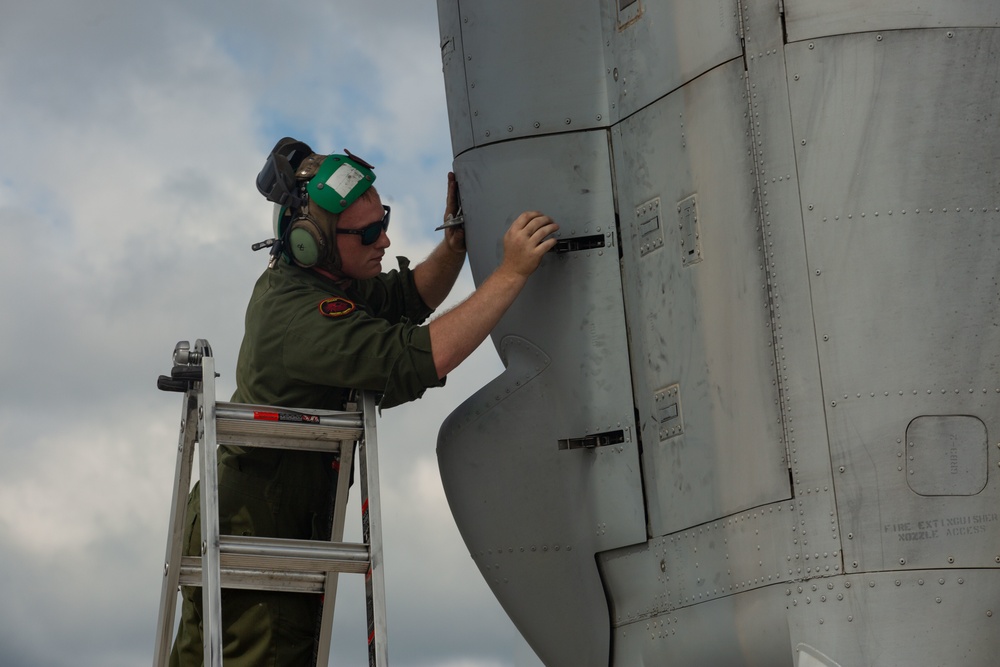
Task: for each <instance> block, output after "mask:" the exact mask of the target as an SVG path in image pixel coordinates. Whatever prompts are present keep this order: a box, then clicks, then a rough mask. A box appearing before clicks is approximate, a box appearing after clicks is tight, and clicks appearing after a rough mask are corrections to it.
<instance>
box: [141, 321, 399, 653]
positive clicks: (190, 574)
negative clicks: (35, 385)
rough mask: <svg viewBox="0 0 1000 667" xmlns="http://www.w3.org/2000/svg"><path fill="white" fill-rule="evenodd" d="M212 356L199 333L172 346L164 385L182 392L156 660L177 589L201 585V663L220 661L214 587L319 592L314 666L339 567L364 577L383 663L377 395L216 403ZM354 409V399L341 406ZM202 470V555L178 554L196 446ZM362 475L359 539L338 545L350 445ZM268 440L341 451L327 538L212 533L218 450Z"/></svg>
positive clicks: (329, 626) (167, 634) (325, 636)
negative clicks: (338, 403)
mask: <svg viewBox="0 0 1000 667" xmlns="http://www.w3.org/2000/svg"><path fill="white" fill-rule="evenodd" d="M215 378H216V373H215V359H214V358H213V357H212V348H211V347H210V346H209V344H208V341H206V340H201V339H199V340H197V341H196V342H195V345H194V349H192V348H191V346H190V343H189V342H188V341H181V342H179V343H177V346H176V347H175V348H174V354H173V369H172V370H171V374H170V377H167V376H162V375H161V376H160V378H159V380H158V381H157V386H158V387H159V388H160V389H162V390H164V391H177V392H184V402H183V405H182V409H181V428H180V441H179V444H178V448H177V464H176V468H175V472H174V491H173V502H172V505H171V509H170V523H169V526H168V528H167V550H166V556H165V563H166V564H165V566H164V571H163V587H162V590H161V592H160V611H159V619H158V621H157V634H156V649H155V651H156V652H155V654H154V658H153V665H154V667H166V665H167V663H168V660H169V655H170V650H171V647H172V643H173V634H174V616H175V613H176V608H177V593H178V587H179V586H201V588H202V601H203V605H204V611H203V616H204V618H203V637H204V640H205V662H204V664H205V667H222V604H221V595H222V594H221V588H243V589H253V590H270V591H286V592H299V593H321V594H323V605H322V618H321V623H320V631H319V641H318V648H317V661H316V664H317V665H319V666H320V667H326V665H327V663H328V661H329V655H330V638H331V634H332V630H333V611H334V606H335V603H336V596H337V579H338V575H339V573H341V572H348V573H358V574H365V575H366V576H365V593H366V598H367V604H366V608H367V609H366V610H367V615H368V664H369V667H384V666H385V665H386V664H387V649H386V617H385V582H384V577H383V572H382V564H383V561H382V520H381V512H380V508H379V485H378V458H377V439H376V433H375V398H374V396H373V395H372V394H371V393H370V392H364V393H362V395H361V409H360V411H356V412H337V411H331V410H302V409H296V408H286V407H274V406H259V405H245V404H241V403H223V402H216V400H215ZM348 407H349V408H350V409H352V410H353V409H354V406H348ZM196 443H197V444H198V445H199V446H198V450H199V454H200V456H199V471H200V476H201V483H200V485H199V487H200V493H201V546H202V555H201V556H200V557H197V556H183V555H182V554H183V551H184V526H185V524H186V514H187V496H188V492H189V489H190V487H191V472H192V465H193V459H194V448H195V444H196ZM355 443H357V445H358V446H357V450H358V453H357V456H358V462H359V467H360V477H361V484H360V486H361V505H362V518H361V523H362V534H363V535H362V540H363V542H362V543H344V542H342V541H341V540H342V539H343V535H344V521H345V514H346V509H347V498H348V489H349V486H350V475H351V468H352V463H353V462H352V458H353V456H354V444H355ZM218 445H237V446H240V447H267V448H275V449H295V450H313V451H324V452H333V453H339V455H340V470H339V472H338V478H337V489H336V498H335V501H334V512H333V526H332V531H331V536H330V541H329V542H325V541H317V540H291V539H279V538H265V537H243V536H236V535H220V534H219V512H218V506H219V505H218V478H217V477H218V475H217V470H216V447H217V446H218Z"/></svg>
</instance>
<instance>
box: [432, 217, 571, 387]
mask: <svg viewBox="0 0 1000 667" xmlns="http://www.w3.org/2000/svg"><path fill="white" fill-rule="evenodd" d="M558 229H559V225H557V224H556V223H555V222H553V220H552V218H550V217H548V216H546V215H542V214H541V213H539V212H537V211H527V212H525V213H522V214H521V215H520V216H518V218H517V219H516V220H515V221H514V222H513V223H512V224H511V226H510V228H509V229H508V230H507V233H506V234H504V238H503V247H504V256H503V261H502V262H501V263H500V266H499V267H497V269H496V271H494V272H493V273H492V275H490V277H489V278H487V279H486V280H485V281H483V284H482V285H480V286H479V289H477V290H476V291H475V292H473V293H472V295H471V296H470V297H469V298H468V299H466V300H465V301H463V302H462V303H461V304H459V305H458V306H456V307H455V308H454V309H452V310H450V311H448V312H447V313H445V314H444V315H442V316H441V317H439V318H437V319H436V320H434V321H433V322H431V323H430V337H431V353H432V355H433V358H434V366H435V369H436V370H437V374H438V377H439V378H443V377H444V376H445V375H447V374H448V373H450V372H451V371H452V370H454V369H455V367H457V366H458V365H459V364H460V363H462V362H463V361H465V359H466V358H467V357H468V356H469V355H470V354H472V352H473V351H474V350H475V349H476V348H477V347H479V344H480V343H482V342H483V341H484V340H486V337H487V336H488V335H489V334H490V331H492V330H493V327H495V326H496V325H497V323H498V322H499V321H500V318H501V317H502V316H503V314H504V313H505V312H507V309H508V308H509V307H510V305H511V304H512V303H514V299H515V298H517V295H518V294H520V292H521V290H522V289H523V288H524V285H525V284H526V283H527V282H528V277H529V276H530V275H531V274H532V273H534V271H535V269H537V268H538V266H539V264H541V262H542V258H543V257H544V256H545V253H547V252H548V251H549V250H551V249H552V247H553V246H554V245H555V244H556V240H555V239H553V238H549V235H550V234H552V233H553V232H555V231H556V230H558ZM428 305H429V304H428Z"/></svg>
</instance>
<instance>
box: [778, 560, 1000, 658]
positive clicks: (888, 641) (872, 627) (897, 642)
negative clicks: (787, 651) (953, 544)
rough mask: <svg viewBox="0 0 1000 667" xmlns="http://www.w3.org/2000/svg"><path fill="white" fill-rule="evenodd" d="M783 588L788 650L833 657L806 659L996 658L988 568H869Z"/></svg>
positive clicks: (993, 583)
mask: <svg viewBox="0 0 1000 667" xmlns="http://www.w3.org/2000/svg"><path fill="white" fill-rule="evenodd" d="M785 590H787V591H788V595H787V596H786V598H785V599H786V602H787V605H788V609H789V616H788V623H789V626H790V632H791V640H792V644H791V646H790V648H791V649H792V650H793V651H794V653H795V655H800V654H802V653H807V654H809V655H812V656H814V657H815V656H816V655H817V654H819V655H822V656H827V657H829V658H831V659H833V660H836V662H835V663H829V662H813V663H806V664H811V665H816V666H817V667H819V666H820V665H826V664H835V665H844V666H845V667H846V666H847V665H969V666H970V667H971V666H973V665H976V666H978V665H994V664H996V661H997V655H996V640H995V637H996V635H997V613H996V609H997V600H1000V581H998V579H997V576H996V571H995V570H993V571H990V570H967V569H966V570H937V571H933V570H926V571H923V572H884V573H883V572H880V573H869V574H865V575H860V574H859V575H854V576H846V577H837V578H835V579H831V580H827V581H821V580H815V581H812V582H808V583H805V582H803V583H801V584H797V585H793V586H789V587H787V588H786V589H785ZM798 664H800V665H801V664H803V663H801V662H799V663H798Z"/></svg>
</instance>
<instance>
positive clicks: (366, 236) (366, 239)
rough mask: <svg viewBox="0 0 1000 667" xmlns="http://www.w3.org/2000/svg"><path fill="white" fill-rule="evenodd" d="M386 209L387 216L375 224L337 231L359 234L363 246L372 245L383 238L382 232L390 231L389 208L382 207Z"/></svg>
mask: <svg viewBox="0 0 1000 667" xmlns="http://www.w3.org/2000/svg"><path fill="white" fill-rule="evenodd" d="M382 208H383V209H385V215H384V216H382V219H381V220H376V221H375V222H373V223H371V224H369V225H365V226H364V227H362V228H361V229H339V228H338V229H336V230H335V231H336V232H337V233H338V234H357V235H358V236H360V237H361V245H371V244H373V243H375V242H376V241H378V239H379V237H380V236H382V232H383V231H385V230H387V229H389V207H388V206H386V205H385V204H383V205H382Z"/></svg>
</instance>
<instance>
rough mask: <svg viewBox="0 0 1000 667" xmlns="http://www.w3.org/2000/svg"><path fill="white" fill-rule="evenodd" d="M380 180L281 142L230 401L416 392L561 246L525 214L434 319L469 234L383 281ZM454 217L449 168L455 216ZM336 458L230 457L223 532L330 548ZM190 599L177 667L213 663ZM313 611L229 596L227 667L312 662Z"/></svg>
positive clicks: (188, 592)
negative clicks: (498, 255) (264, 258)
mask: <svg viewBox="0 0 1000 667" xmlns="http://www.w3.org/2000/svg"><path fill="white" fill-rule="evenodd" d="M374 181H375V175H374V172H373V171H372V167H371V165H369V164H367V163H365V162H364V161H363V160H360V159H359V158H357V157H356V156H353V155H351V154H350V153H348V154H347V155H318V154H315V153H313V152H312V150H311V149H310V148H309V147H308V146H306V145H305V144H303V143H302V142H297V141H295V140H293V139H288V138H286V139H282V140H281V141H279V142H278V144H277V145H276V146H275V148H274V150H273V151H272V153H271V155H270V156H269V158H268V161H267V163H266V164H265V167H264V169H263V170H262V171H261V174H260V176H258V180H257V186H258V189H259V190H260V191H261V193H262V194H264V195H265V197H267V198H268V199H269V200H270V201H273V202H275V205H276V216H275V237H276V238H275V239H274V242H273V245H272V251H271V263H270V265H269V268H268V269H267V270H265V271H264V274H263V275H262V276H261V277H260V278H259V279H258V281H257V284H256V285H255V287H254V290H253V294H252V296H251V299H250V303H249V305H248V307H247V314H246V323H245V326H246V329H245V333H244V338H243V343H242V345H241V347H240V353H239V358H238V361H237V368H236V381H237V389H236V392H235V393H234V394H233V398H232V400H233V401H234V402H240V403H255V404H264V405H281V406H287V407H300V408H320V409H334V410H340V409H343V408H344V405H345V403H346V402H347V400H348V399H349V397H350V395H351V393H352V392H353V391H355V390H372V391H376V392H378V393H379V394H380V395H381V399H380V402H379V405H380V407H382V408H388V407H392V406H394V405H398V404H400V403H404V402H406V401H411V400H414V399H416V398H419V397H420V396H421V395H422V394H423V392H424V390H425V389H427V388H428V387H434V386H440V385H442V384H444V381H445V378H446V376H447V374H448V373H449V372H451V371H452V370H453V369H454V368H455V367H456V366H458V365H459V364H460V363H461V362H462V361H464V360H465V359H466V358H467V357H468V356H469V355H470V354H471V353H472V352H473V351H474V350H475V349H476V347H478V346H479V344H480V343H482V342H483V341H484V340H485V339H486V336H488V335H489V333H490V331H491V330H492V329H493V327H494V326H496V324H497V322H498V321H499V320H500V317H501V316H502V315H503V314H504V312H505V311H506V310H507V308H508V307H509V306H510V305H511V303H513V301H514V299H515V298H516V297H517V295H518V293H519V292H520V291H521V289H522V288H523V287H524V285H525V283H526V282H527V280H528V277H529V276H530V275H531V274H532V273H533V272H534V271H535V269H537V268H538V266H539V264H540V263H541V260H542V257H544V256H545V253H546V252H548V251H549V250H550V249H551V248H552V247H553V246H554V245H555V239H553V238H550V235H551V234H552V233H553V232H555V231H556V230H557V229H558V225H556V224H555V222H553V221H552V219H551V218H549V217H548V216H544V215H542V214H541V213H538V212H536V211H528V212H525V213H522V214H521V215H520V216H519V217H518V218H517V219H516V220H514V222H513V223H512V224H511V226H510V228H509V229H508V230H507V232H506V234H505V235H504V257H503V261H502V262H501V264H500V266H499V267H498V268H497V269H496V271H495V272H494V273H493V274H492V275H491V276H490V277H489V278H487V279H486V280H485V281H484V282H483V284H482V285H480V287H479V289H477V290H476V291H475V292H474V293H473V294H472V295H471V296H470V297H469V298H468V299H466V300H465V301H464V302H463V303H461V304H460V305H459V306H457V307H455V308H454V309H452V310H451V311H449V312H447V313H445V314H443V315H441V316H440V317H438V318H437V319H435V320H434V321H433V322H431V323H430V324H429V325H423V324H422V322H423V321H424V320H425V319H426V318H427V317H428V316H429V315H430V314H431V312H433V310H434V309H435V308H437V307H438V306H439V305H440V304H441V303H442V301H444V299H445V297H447V295H448V293H449V292H450V291H451V289H452V287H453V286H454V284H455V280H456V279H457V278H458V274H459V272H460V271H461V268H462V266H463V264H464V263H465V254H466V253H465V232H464V228H463V227H462V226H461V225H451V226H448V227H446V229H445V238H444V240H442V241H441V243H440V244H439V245H438V246H437V247H436V248H435V249H434V250H433V251H432V252H431V254H430V256H429V257H427V259H425V260H424V261H423V262H421V263H420V264H418V265H417V266H416V267H414V268H413V269H412V270H411V269H410V267H409V262H408V261H407V260H406V259H405V258H399V269H398V270H393V271H389V272H387V273H385V272H383V271H382V260H383V257H384V255H385V250H386V249H387V248H388V247H389V245H390V243H389V237H388V235H387V228H388V225H389V213H390V211H389V207H388V206H383V204H382V200H381V198H380V197H379V195H378V192H377V191H376V190H375V188H374V186H373V183H374ZM457 213H458V186H457V183H456V181H455V177H454V175H453V174H449V175H448V196H447V204H446V210H445V220H446V222H448V221H452V220H453V219H454V216H455V215H456V214H457ZM335 465H336V462H335V461H334V460H333V457H332V456H331V455H330V454H325V453H321V452H301V451H282V450H263V449H241V448H237V447H224V448H221V449H220V455H219V522H220V530H221V532H222V533H223V534H231V535H257V536H270V537H282V538H297V539H327V538H328V537H329V513H330V502H331V499H332V497H333V493H334V491H335V488H334V486H335V481H336V477H335V474H334V466H335ZM188 503H189V509H188V516H189V517H192V522H191V524H190V525H189V530H188V534H187V536H186V537H187V544H188V553H189V554H197V553H198V552H199V540H200V533H201V527H200V523H199V518H198V490H197V489H195V490H194V491H193V492H192V494H191V496H190V499H189V501H188ZM183 597H184V602H183V608H182V612H181V626H180V629H179V631H178V635H177V639H176V642H175V644H174V650H173V653H172V654H171V663H170V664H171V665H172V666H177V667H193V666H196V665H201V664H202V656H203V645H202V642H203V638H202V634H201V591H200V589H196V588H185V589H184V593H183ZM318 614H319V596H315V595H304V594H295V593H275V592H261V591H242V590H229V589H226V590H224V591H223V594H222V625H223V628H222V630H223V657H224V659H225V661H226V665H227V667H230V666H235V665H238V666H240V667H249V666H254V667H257V666H261V667H262V666H265V665H266V666H268V667H283V666H293V665H294V666H299V665H303V666H304V665H310V664H312V660H313V650H314V642H315V636H314V635H315V629H316V623H317V618H318Z"/></svg>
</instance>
